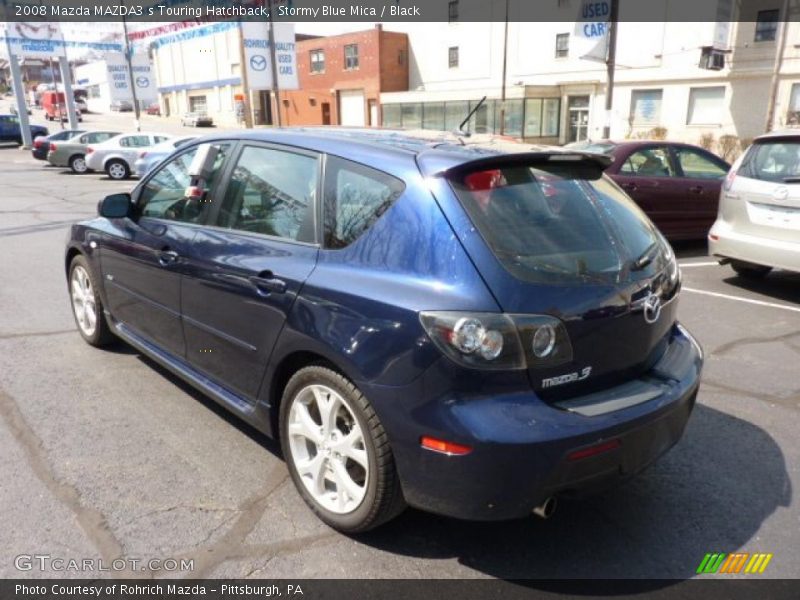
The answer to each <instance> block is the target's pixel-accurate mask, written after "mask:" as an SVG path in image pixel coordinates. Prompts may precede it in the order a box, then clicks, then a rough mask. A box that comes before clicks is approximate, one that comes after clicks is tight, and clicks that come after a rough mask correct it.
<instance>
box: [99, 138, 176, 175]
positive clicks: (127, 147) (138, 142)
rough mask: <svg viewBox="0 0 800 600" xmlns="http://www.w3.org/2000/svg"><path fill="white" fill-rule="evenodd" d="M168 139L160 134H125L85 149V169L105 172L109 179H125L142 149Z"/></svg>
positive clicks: (131, 170)
mask: <svg viewBox="0 0 800 600" xmlns="http://www.w3.org/2000/svg"><path fill="white" fill-rule="evenodd" d="M169 138H170V136H168V135H164V134H161V133H126V134H121V135H118V136H117V137H113V138H110V139H107V140H106V141H104V142H101V143H99V144H92V145H90V146H88V147H87V148H86V167H87V169H88V170H90V171H105V172H106V175H108V176H109V177H110V178H111V179H127V178H128V177H130V176H131V173H132V172H133V169H134V166H133V163H134V162H135V161H136V158H137V157H138V156H139V152H140V151H141V150H142V148H149V147H151V146H155V145H156V144H160V143H161V142H163V141H166V140H168V139H169Z"/></svg>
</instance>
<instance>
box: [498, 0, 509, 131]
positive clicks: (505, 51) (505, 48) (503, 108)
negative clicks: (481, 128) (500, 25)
mask: <svg viewBox="0 0 800 600" xmlns="http://www.w3.org/2000/svg"><path fill="white" fill-rule="evenodd" d="M508 3H509V0H506V18H505V24H504V28H505V29H504V33H503V81H502V84H501V87H500V135H505V134H506V67H507V65H508Z"/></svg>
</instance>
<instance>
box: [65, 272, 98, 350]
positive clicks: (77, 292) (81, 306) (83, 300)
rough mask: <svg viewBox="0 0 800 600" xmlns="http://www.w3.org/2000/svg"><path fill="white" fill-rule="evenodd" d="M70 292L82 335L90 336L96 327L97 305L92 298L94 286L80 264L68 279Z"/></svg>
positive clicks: (73, 309)
mask: <svg viewBox="0 0 800 600" xmlns="http://www.w3.org/2000/svg"><path fill="white" fill-rule="evenodd" d="M70 291H71V293H72V311H73V312H74V313H75V320H76V321H77V322H78V327H80V328H81V331H82V332H83V333H84V335H86V336H88V337H91V336H92V335H94V331H95V328H96V327H97V305H96V303H95V298H94V288H93V287H92V281H91V280H90V279H89V274H88V273H87V272H86V269H84V268H83V267H82V266H80V265H78V266H76V267H75V268H74V269H73V270H72V278H71V281H70Z"/></svg>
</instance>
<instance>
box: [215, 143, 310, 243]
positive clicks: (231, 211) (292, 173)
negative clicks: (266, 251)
mask: <svg viewBox="0 0 800 600" xmlns="http://www.w3.org/2000/svg"><path fill="white" fill-rule="evenodd" d="M318 172H319V159H318V157H316V156H310V155H308V154H300V153H296V152H289V151H285V150H276V149H274V148H265V147H259V146H245V147H244V149H243V150H242V153H241V154H240V155H239V159H238V160H237V162H236V166H235V167H234V169H233V173H232V175H231V177H230V181H229V182H228V186H227V188H228V189H227V192H226V195H225V200H224V201H223V203H222V207H221V209H220V211H219V214H218V215H217V219H216V221H217V222H216V225H217V226H219V227H225V228H228V229H238V230H240V231H248V232H252V233H261V234H264V235H269V236H275V237H280V238H284V239H287V240H294V241H300V242H308V243H313V242H315V241H316V233H315V229H314V214H315V211H316V196H317V181H318Z"/></svg>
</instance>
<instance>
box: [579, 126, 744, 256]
mask: <svg viewBox="0 0 800 600" xmlns="http://www.w3.org/2000/svg"><path fill="white" fill-rule="evenodd" d="M568 147H569V148H575V149H580V150H585V151H589V152H598V153H602V154H610V155H611V156H612V157H613V158H614V162H613V163H612V164H611V166H610V167H608V168H607V169H606V174H607V175H609V176H610V177H611V179H613V180H614V181H616V182H617V183H618V184H619V185H620V186H621V187H622V188H623V189H624V190H625V191H626V192H627V193H628V195H629V196H630V197H631V198H633V199H634V200H635V201H636V203H637V204H638V205H639V206H640V207H641V208H642V210H644V212H646V213H647V216H649V217H650V219H652V221H653V222H654V223H655V224H656V225H657V226H658V228H659V229H660V230H661V232H662V233H663V234H664V235H665V236H666V237H667V238H668V239H670V240H693V239H705V237H706V235H708V230H709V229H711V225H713V224H714V221H715V219H716V218H717V204H718V202H719V193H720V188H721V186H722V181H723V179H724V178H725V175H726V173H727V172H728V169H730V165H729V164H728V163H726V162H725V161H724V160H722V159H721V158H719V157H718V156H715V155H714V154H712V153H711V152H708V151H707V150H704V149H703V148H700V147H698V146H692V145H691V144H681V143H677V142H658V141H653V142H648V141H626V142H612V141H598V142H579V143H576V144H570V145H569V146H568Z"/></svg>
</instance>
